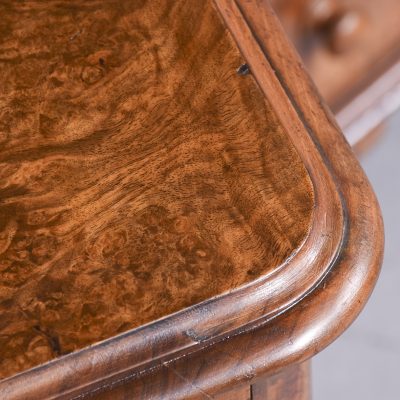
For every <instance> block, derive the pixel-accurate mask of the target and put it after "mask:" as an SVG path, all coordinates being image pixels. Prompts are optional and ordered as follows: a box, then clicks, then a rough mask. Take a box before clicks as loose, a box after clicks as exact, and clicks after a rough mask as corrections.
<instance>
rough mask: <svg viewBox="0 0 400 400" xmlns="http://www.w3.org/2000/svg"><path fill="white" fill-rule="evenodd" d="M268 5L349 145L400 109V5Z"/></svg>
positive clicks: (367, 1) (385, 0)
mask: <svg viewBox="0 0 400 400" xmlns="http://www.w3.org/2000/svg"><path fill="white" fill-rule="evenodd" d="M272 3H273V5H274V7H275V9H276V11H277V13H278V15H279V17H280V19H281V21H282V23H283V25H284V26H285V29H286V31H287V32H288V33H289V35H290V36H291V38H292V40H293V42H294V43H295V45H296V47H297V49H298V50H299V52H300V54H301V55H302V58H303V61H304V63H305V64H306V66H307V68H308V69H309V71H310V74H311V76H312V78H313V79H314V81H315V83H316V85H317V87H318V89H319V90H320V92H321V94H322V96H323V97H324V98H325V99H326V100H327V102H328V104H329V106H330V107H332V108H333V110H334V111H335V113H336V114H337V119H338V122H339V124H340V126H341V127H342V129H343V130H344V133H345V135H346V137H347V139H348V140H349V142H350V143H351V144H352V145H354V144H356V143H357V142H358V141H360V140H362V138H363V136H364V135H366V134H368V133H369V132H370V131H372V130H373V129H375V128H376V127H377V126H379V125H380V124H381V123H382V122H383V121H384V120H385V119H386V118H388V116H389V115H390V114H391V113H393V112H394V111H396V110H397V109H398V108H400V88H399V81H400V69H399V67H398V65H397V66H396V67H394V66H395V65H396V64H398V63H399V61H400V47H399V43H400V26H399V24H398V21H399V16H400V2H398V1H397V0H293V1H287V0H272ZM353 103H354V104H353Z"/></svg>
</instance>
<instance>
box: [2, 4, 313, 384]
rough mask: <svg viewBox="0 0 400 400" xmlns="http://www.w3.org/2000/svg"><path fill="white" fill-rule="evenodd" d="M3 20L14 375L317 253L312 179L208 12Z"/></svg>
mask: <svg viewBox="0 0 400 400" xmlns="http://www.w3.org/2000/svg"><path fill="white" fill-rule="evenodd" d="M2 8H3V12H2V15H4V16H5V23H6V26H7V29H6V30H5V34H4V35H3V37H2V45H1V48H0V51H2V52H3V54H6V55H8V56H7V58H6V60H4V59H3V61H2V63H1V77H2V78H1V86H2V87H1V89H2V90H1V92H2V102H3V106H4V110H5V112H4V114H3V119H2V122H3V124H4V125H5V130H4V133H5V140H3V143H2V148H1V153H0V160H1V163H2V173H1V182H0V184H1V188H2V191H1V201H2V206H1V209H0V212H1V214H0V215H1V220H0V222H1V226H2V242H1V244H2V246H1V249H2V251H1V255H0V257H1V258H0V265H1V276H0V285H1V286H0V287H1V292H0V304H1V307H2V313H3V318H2V325H1V327H0V338H1V339H0V348H1V357H0V359H1V361H0V376H3V377H4V376H8V375H11V374H13V373H15V372H18V371H20V370H23V369H26V368H29V367H32V366H34V365H37V364H39V363H42V362H44V361H47V360H50V359H52V358H54V357H57V356H60V355H62V354H66V353H69V352H71V351H74V350H77V349H80V348H82V347H84V346H87V345H89V344H92V343H94V342H97V341H99V340H103V339H106V338H109V337H112V336H114V335H116V334H118V333H120V332H124V331H126V330H129V329H131V328H134V327H136V326H139V325H143V324H144V323H147V322H151V321H153V320H155V319H158V318H160V317H163V316H165V315H168V314H171V313H173V312H175V311H178V310H180V309H182V308H185V307H187V306H190V305H193V304H196V303H198V302H201V301H202V300H205V299H208V298H211V297H213V296H216V295H218V294H221V293H224V292H226V291H229V290H232V289H233V288H236V287H238V286H240V285H243V284H244V283H246V282H249V281H250V280H254V279H256V278H257V277H259V276H260V275H262V274H265V273H268V272H271V271H273V269H274V268H275V267H276V266H278V265H280V264H281V263H282V262H283V261H285V259H286V258H287V257H288V256H290V255H291V254H292V253H293V252H294V251H295V250H296V249H297V248H298V247H299V245H300V244H301V243H302V242H303V241H304V238H305V236H306V234H307V232H308V231H309V229H310V218H311V212H312V207H313V190H312V187H311V181H310V179H309V177H308V174H307V172H306V169H305V167H304V165H303V164H302V162H301V161H300V158H299V156H298V155H297V153H296V151H295V150H294V148H293V146H292V144H291V143H290V140H289V138H288V137H287V135H285V134H284V132H283V131H282V128H281V127H280V125H279V121H278V119H277V117H276V115H275V114H274V112H273V110H272V109H271V106H270V105H268V104H266V102H265V101H264V98H263V96H262V93H261V92H260V90H259V89H258V87H257V85H256V83H255V81H254V79H253V78H252V77H251V76H241V75H239V74H237V73H236V70H237V68H238V67H239V66H240V65H242V64H243V63H244V60H243V57H242V56H241V55H240V53H239V51H238V50H237V48H236V47H235V45H234V43H233V40H232V39H231V37H230V36H229V35H228V33H227V31H226V28H225V27H224V26H223V23H222V21H221V19H220V17H219V16H218V14H217V13H216V10H215V9H214V8H213V7H212V5H211V2H210V1H206V2H198V1H180V2H175V1H172V0H171V1H158V2H157V3H155V2H154V1H153V2H150V1H147V2H141V3H140V4H139V3H137V2H127V1H123V0H121V1H119V2H118V7H116V5H115V4H114V3H110V2H108V3H107V2H98V1H92V2H85V4H84V5H83V4H82V3H81V2H78V1H76V2H57V3H53V2H51V3H48V5H46V6H44V5H43V4H41V3H36V2H32V3H28V4H25V3H24V4H22V3H21V4H15V3H13V2H3V3H2ZM194 21H196V22H195V23H194ZM105 26H106V27H105ZM46 32H52V37H53V38H52V40H49V37H48V34H47V33H46Z"/></svg>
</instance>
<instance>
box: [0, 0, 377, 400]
mask: <svg viewBox="0 0 400 400" xmlns="http://www.w3.org/2000/svg"><path fill="white" fill-rule="evenodd" d="M165 1H166V0H165ZM163 4H166V3H163ZM194 4H195V5H193V7H191V8H190V10H188V12H193V11H198V10H197V9H196V5H197V6H198V3H194ZM215 4H216V6H217V10H218V12H220V14H221V16H222V18H223V21H224V23H225V24H226V25H224V24H221V25H218V24H219V23H221V22H218V21H221V20H220V19H219V17H218V13H217V11H216V10H215V9H213V8H212V6H211V3H208V5H207V6H205V7H206V8H207V7H208V8H207V9H208V10H209V13H210V14H209V15H212V16H213V18H215V20H213V21H214V22H213V24H211V25H209V26H208V28H207V30H208V29H211V27H214V24H217V26H220V27H224V26H226V28H228V29H229V31H230V32H231V34H232V37H233V38H234V40H235V41H236V44H237V47H238V48H239V49H240V52H241V55H240V56H239V57H240V65H243V62H244V63H246V64H247V65H248V71H249V73H247V74H242V73H241V74H237V73H236V71H237V69H238V67H235V69H234V72H235V73H234V74H233V75H232V76H234V77H235V78H237V79H239V78H240V79H243V78H244V79H247V78H251V80H250V79H249V81H250V82H253V84H254V81H255V82H256V83H257V85H254V86H253V87H254V88H255V89H254V95H253V96H252V97H251V98H252V100H253V99H254V100H257V99H259V98H262V96H265V101H266V105H265V106H264V107H266V108H267V109H268V110H269V113H270V114H268V115H272V116H273V118H275V119H274V121H276V123H277V125H276V126H275V128H276V129H277V131H279V132H281V135H282V139H283V140H284V141H285V142H284V143H285V145H286V144H290V143H292V145H293V147H289V149H288V148H286V150H285V151H289V150H290V149H292V150H291V151H293V154H297V156H298V157H299V160H300V161H299V164H300V167H301V168H300V170H303V171H307V174H308V177H307V174H306V177H307V180H308V179H310V181H311V182H312V190H311V191H307V193H309V196H310V197H309V199H310V198H312V200H313V201H312V213H311V214H310V221H309V225H308V231H307V232H306V234H305V237H304V238H303V241H302V243H301V245H300V246H299V247H298V249H297V250H294V252H293V253H292V254H290V255H289V256H288V258H287V259H286V260H284V261H283V262H282V264H281V265H279V267H278V266H276V267H275V268H272V269H271V268H270V269H268V270H266V271H267V272H264V273H263V274H262V275H260V277H259V278H258V279H255V278H254V279H253V280H250V281H248V283H247V284H246V285H244V286H241V287H238V288H237V289H235V290H232V291H227V292H226V293H225V294H223V295H221V296H217V297H213V298H210V299H208V300H207V301H204V302H200V303H198V304H196V305H195V306H192V307H189V308H187V309H183V310H182V311H179V312H177V313H175V314H173V315H170V316H167V317H165V318H163V319H161V320H159V321H155V322H152V323H150V324H147V325H144V326H141V327H139V328H137V329H133V330H130V331H128V332H126V333H124V334H123V335H119V336H116V337H113V338H110V339H109V340H106V341H104V342H103V343H101V344H96V345H94V346H92V347H88V348H85V349H83V350H81V351H76V352H72V353H71V354H68V355H64V356H63V357H60V358H58V359H56V360H54V361H52V362H51V363H48V364H44V365H42V366H39V367H37V368H34V369H30V370H28V371H25V372H23V373H21V374H19V375H16V376H13V377H10V378H8V379H5V380H3V381H1V382H0V394H1V396H2V397H4V398H7V399H10V400H22V399H23V400H36V399H41V400H45V399H77V398H96V399H97V400H101V399H103V400H105V399H107V400H108V399H113V400H115V399H117V400H118V399H121V400H122V399H126V398H138V399H152V400H157V399H159V400H161V399H166V398H167V399H169V398H171V399H204V398H218V396H220V395H225V394H229V392H230V389H231V388H232V389H233V388H236V387H241V388H243V387H246V386H248V385H250V384H252V383H254V382H255V381H256V380H257V378H258V377H261V376H264V375H269V376H270V375H273V374H275V373H278V372H279V371H281V370H283V369H284V368H286V367H290V366H291V365H293V364H296V363H299V362H302V361H304V360H306V359H308V358H309V357H311V356H313V355H314V354H316V353H317V352H319V351H321V350H322V349H323V348H324V347H325V346H327V345H328V344H329V343H331V342H332V341H333V340H334V339H335V338H336V337H337V336H338V335H340V334H341V333H342V332H343V331H344V330H345V329H346V328H347V327H348V326H349V324H350V323H351V322H352V321H353V320H354V318H356V316H357V315H358V313H359V312H360V311H361V309H362V307H363V306H364V304H365V302H366V301H367V299H368V297H369V295H370V293H371V291H372V289H373V286H374V284H375V282H376V279H377V276H378V273H379V268H380V264H381V260H382V249H383V231H382V221H381V217H380V212H379V207H378V204H377V202H376V199H375V196H374V194H373V191H372V189H371V187H370V185H369V183H368V180H367V179H366V177H365V175H364V173H363V171H362V170H361V168H360V166H359V164H358V162H357V160H356V159H355V157H354V154H353V153H352V151H351V149H350V148H349V146H348V144H347V143H346V141H345V139H344V138H343V136H342V135H341V133H340V131H339V129H338V127H337V125H336V123H335V121H334V119H333V117H332V116H331V114H330V112H329V111H328V109H327V108H326V107H325V105H324V103H323V102H322V101H321V99H320V98H319V96H318V94H316V92H315V90H314V87H313V85H312V83H311V82H310V80H309V78H308V76H307V74H306V73H305V72H304V69H303V67H302V64H301V62H300V60H299V59H298V58H297V56H296V54H295V53H294V52H293V49H292V47H291V46H290V45H289V44H288V42H287V39H286V37H285V35H284V33H283V31H282V30H281V28H280V26H279V24H278V22H277V20H276V18H275V17H274V15H273V13H272V11H271V9H270V7H269V5H268V3H267V2H264V1H262V0H256V1H254V0H252V1H247V0H240V1H239V0H237V1H234V0H218V1H216V2H215ZM183 9H185V8H183ZM157 11H158V9H157ZM180 12H181V11H180ZM154 14H156V11H154V10H153V13H152V15H154ZM168 15H169V14H168V13H165V14H164V16H163V18H167V17H168ZM200 17H201V18H200ZM197 19H202V20H203V23H204V15H203V14H201V13H199V12H197V13H196V19H193V20H196V21H197ZM215 21H216V22H215ZM206 26H207V25H206ZM226 28H221V35H220V36H219V37H220V38H221V40H222V39H223V38H225V40H227V38H228V37H229V34H228V32H227V30H226ZM150 37H151V36H150ZM207 37H208V36H207ZM232 43H233V42H232ZM224 48H225V47H224ZM232 49H234V50H235V49H236V51H237V48H236V47H235V45H233V44H232ZM218 54H219V53H218ZM237 54H239V53H237ZM220 64H221V63H219V64H218V65H214V69H218V68H217V67H220V68H222V67H224V66H222V65H220ZM242 71H247V68H240V72H242ZM253 79H254V80H253ZM239 82H240V81H239ZM214 84H215V85H218V83H217V82H216V81H215V82H214ZM248 84H249V83H248ZM229 85H230V82H228V81H224V88H225V87H230V86H229ZM110 90H111V89H110ZM257 93H258V94H257ZM186 103H190V102H189V101H186ZM187 107H189V104H186V108H187ZM220 107H222V105H220ZM189 108H190V107H189ZM184 110H185V108H182V112H183V111H184ZM251 110H252V109H251ZM234 111H235V112H232V115H233V116H235V115H236V114H237V113H238V110H237V109H235V110H234ZM216 114H217V115H218V113H216ZM165 115H166V114H165V113H164V114H163V115H162V116H163V117H165ZM233 116H229V118H234V117H233ZM215 118H216V119H217V121H218V120H219V118H218V117H215ZM229 118H228V119H229ZM266 122H269V119H267V120H266ZM236 125H239V126H240V121H238V122H237V123H236ZM236 125H235V126H236ZM247 134H248V133H247ZM246 137H247V136H246ZM215 142H216V143H219V142H218V140H216V141H215ZM281 144H282V143H281ZM256 145H258V142H257V141H255V142H254V146H256ZM203 147H205V146H203ZM203 147H201V148H200V149H199V150H198V151H199V152H200V153H201V150H203ZM278 147H280V146H278ZM244 149H245V150H247V151H250V150H249V149H250V146H247V145H245V147H244ZM207 151H210V150H209V149H207ZM273 154H274V153H268V155H269V156H271V157H273ZM242 156H244V155H242ZM126 157H128V155H126ZM238 157H239V155H238ZM273 158H274V157H273ZM234 160H236V158H235V159H234ZM253 161H254V160H253V159H252V162H253ZM276 163H277V164H276ZM208 164H210V165H211V166H213V165H214V164H213V163H212V159H211V160H209V159H208V160H207V163H205V166H208ZM251 164H252V163H251ZM274 164H275V165H280V158H274ZM235 165H236V164H235ZM237 165H240V163H239V164H237ZM290 167H291V166H290ZM227 169H228V171H227V172H226V173H229V170H230V168H227ZM296 170H297V169H296V168H293V171H292V172H293V173H294V172H295V171H296ZM155 172H156V171H155ZM180 173H182V171H180ZM235 175H236V172H235ZM252 179H256V177H252ZM260 179H261V178H260ZM262 179H265V177H264V175H263V178H262ZM246 190H247V191H248V186H246ZM246 193H247V192H245V194H246ZM250 193H252V192H250ZM311 194H312V197H311ZM195 199H196V198H195ZM191 201H193V198H192V197H191ZM289 201H291V200H289ZM281 202H282V204H283V205H284V206H285V207H288V206H289V205H288V204H287V203H286V200H285V199H284V197H281ZM289 207H290V206H289ZM256 209H257V208H256ZM305 225H307V224H305ZM241 393H243V392H241ZM244 394H245V395H247V392H246V391H245V392H244Z"/></svg>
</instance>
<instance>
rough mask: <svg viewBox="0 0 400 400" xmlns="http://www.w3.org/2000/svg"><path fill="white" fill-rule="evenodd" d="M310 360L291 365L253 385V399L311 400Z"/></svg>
mask: <svg viewBox="0 0 400 400" xmlns="http://www.w3.org/2000/svg"><path fill="white" fill-rule="evenodd" d="M310 375H311V371H310V362H309V361H306V362H304V363H302V364H295V365H291V366H290V367H287V368H285V369H284V370H282V371H280V372H278V373H277V374H275V375H272V376H269V377H262V378H261V379H258V380H256V382H255V383H253V384H252V385H251V396H252V397H251V400H311V390H310V378H311V376H310Z"/></svg>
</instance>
